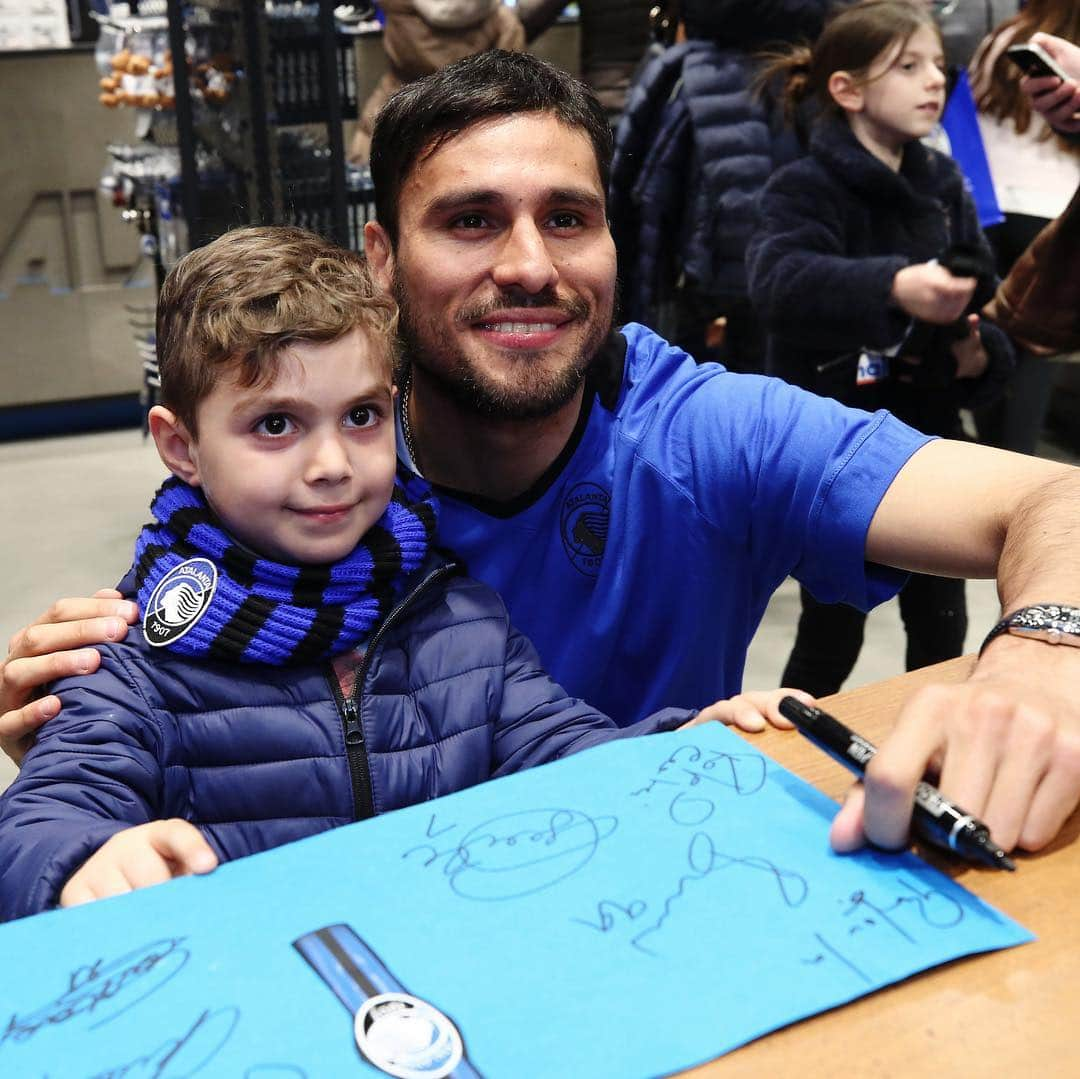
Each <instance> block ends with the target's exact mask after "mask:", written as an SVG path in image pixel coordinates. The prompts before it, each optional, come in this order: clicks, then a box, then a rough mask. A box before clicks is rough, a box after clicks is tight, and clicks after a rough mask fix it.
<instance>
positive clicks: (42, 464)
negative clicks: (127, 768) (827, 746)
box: [0, 431, 1054, 789]
mask: <svg viewBox="0 0 1080 1079" xmlns="http://www.w3.org/2000/svg"><path fill="white" fill-rule="evenodd" d="M1050 452H1054V451H1053V450H1052V448H1050ZM164 475H165V472H164V469H163V467H162V466H161V464H160V462H159V461H158V458H157V454H156V452H155V450H154V448H153V445H152V443H149V442H144V441H143V440H142V437H141V435H140V434H139V433H138V432H136V431H113V432H107V433H103V434H92V435H79V436H73V437H59V438H51V439H41V440H34V441H25V442H9V443H0V490H2V491H3V492H4V506H5V508H6V511H7V517H6V519H5V520H4V521H3V523H2V525H0V565H2V566H3V570H4V574H5V586H4V589H3V595H2V598H0V635H2V639H5V640H6V638H7V636H8V635H10V634H11V633H12V632H13V631H14V630H16V629H18V628H19V627H21V626H23V625H25V624H26V622H28V621H29V620H31V619H32V618H34V617H36V616H37V615H39V614H40V613H41V612H42V611H44V610H45V609H46V608H47V607H48V606H49V605H50V604H51V603H52V602H53V601H54V600H56V599H58V598H60V597H61V596H80V595H89V594H90V593H91V592H93V591H94V590H95V589H98V588H104V587H111V586H112V585H113V584H115V583H116V582H117V581H118V580H119V578H120V577H121V576H122V574H123V573H124V571H125V570H126V569H127V567H128V565H129V561H130V556H131V549H132V542H133V539H134V536H135V534H136V533H137V531H138V529H139V526H140V525H141V524H142V523H143V522H144V521H145V520H147V518H148V513H147V505H148V504H149V501H150V496H151V494H152V493H153V491H154V490H155V489H156V487H157V484H158V483H159V482H160V481H161V480H162V479H163V478H164ZM968 604H969V615H970V625H971V630H970V633H969V641H968V646H969V647H974V645H975V644H976V643H977V642H978V640H979V639H981V636H982V634H983V632H984V630H985V629H986V628H988V627H989V626H991V625H992V624H993V622H994V621H995V620H996V618H997V614H998V605H997V597H996V592H995V589H994V585H993V583H992V582H989V581H976V582H972V583H971V584H970V585H969V588H968ZM798 607H799V597H798V590H797V588H796V587H795V585H794V583H793V582H791V581H788V582H787V583H786V584H785V585H784V586H783V587H782V588H781V589H780V590H779V591H778V592H777V593H776V595H775V596H774V597H773V600H772V603H771V604H770V605H769V609H768V611H767V613H766V615H765V620H764V622H763V624H762V626H761V629H760V630H759V632H758V635H757V637H756V638H755V640H754V643H753V645H752V647H751V649H750V656H749V661H748V664H747V672H746V680H745V684H746V685H747V686H748V687H766V686H773V685H776V682H777V679H778V678H779V676H780V671H781V670H782V668H783V664H784V660H785V659H786V658H787V654H788V651H789V649H790V647H791V641H792V628H793V626H794V624H795V620H796V617H797V614H798ZM902 669H903V630H902V627H901V625H900V619H899V614H898V613H897V607H896V604H895V603H890V604H886V605H885V606H884V607H881V608H879V609H878V610H877V611H875V612H874V613H873V614H871V616H870V621H869V624H868V627H867V633H866V644H865V646H864V648H863V651H862V654H861V656H860V657H859V662H858V665H857V666H856V668H855V671H854V673H853V675H852V677H851V680H850V683H849V684H850V685H861V684H864V683H866V682H871V681H875V680H877V679H879V678H887V677H890V676H891V675H894V674H897V673H899V672H900V671H901V670H902ZM0 756H2V755H0ZM11 774H12V769H11V766H10V763H9V762H8V761H7V759H6V758H3V759H0V789H2V788H3V787H4V786H5V785H6V783H7V782H8V781H9V780H10V776H11Z"/></svg>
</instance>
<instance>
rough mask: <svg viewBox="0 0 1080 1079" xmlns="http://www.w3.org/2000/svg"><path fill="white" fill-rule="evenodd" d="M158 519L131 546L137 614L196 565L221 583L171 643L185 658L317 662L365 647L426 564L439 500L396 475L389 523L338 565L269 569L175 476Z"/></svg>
mask: <svg viewBox="0 0 1080 1079" xmlns="http://www.w3.org/2000/svg"><path fill="white" fill-rule="evenodd" d="M150 509H151V512H152V513H153V515H154V517H155V518H156V522H154V523H150V524H148V525H146V526H145V527H144V528H143V530H142V532H141V533H140V535H139V538H138V540H137V541H136V544H135V584H136V588H137V590H138V600H139V607H140V609H141V610H143V611H144V612H145V611H147V610H148V609H149V602H150V597H151V596H152V595H153V592H154V589H155V587H156V586H157V584H158V583H159V582H160V581H161V580H162V578H164V577H165V575H166V574H167V573H168V572H169V571H170V570H172V569H174V568H176V567H177V566H180V565H181V564H182V563H184V562H186V561H188V560H189V559H192V558H206V559H209V560H210V561H211V562H213V563H214V565H215V566H216V567H217V585H216V587H215V589H214V591H213V595H212V597H211V599H210V601H209V604H208V605H207V607H206V610H205V611H204V612H203V613H202V614H201V615H200V616H199V617H198V620H197V621H195V622H194V623H193V624H192V626H191V628H190V629H189V630H187V631H186V632H185V633H184V634H183V635H182V636H180V637H179V638H178V639H176V640H174V641H171V642H170V643H169V644H167V645H165V647H167V648H168V649H170V650H171V651H173V652H177V653H179V654H181V655H185V656H199V657H205V658H208V659H213V660H221V661H226V662H230V661H231V662H240V663H267V664H271V665H275V666H283V665H287V664H299V663H313V662H316V661H319V660H325V659H329V658H331V657H333V656H337V655H341V654H342V653H344V652H348V651H350V650H351V649H353V648H355V647H357V646H358V645H359V644H361V643H362V642H363V641H364V640H365V639H366V638H367V636H368V634H369V633H370V632H371V630H372V629H373V627H375V626H376V625H377V624H378V622H379V621H380V620H381V619H382V618H383V617H384V616H385V615H386V614H387V613H388V611H389V610H390V608H391V607H392V606H393V604H394V603H395V602H396V600H397V599H399V598H400V596H401V594H402V592H403V590H404V585H405V582H406V579H407V578H408V577H409V575H410V574H411V573H413V572H414V571H415V570H416V569H418V568H419V567H420V566H421V565H422V564H423V562H424V559H425V558H426V557H427V553H428V551H429V549H430V548H431V545H432V542H433V537H434V533H435V517H436V510H435V503H434V500H433V498H432V495H431V489H430V488H429V487H428V486H427V484H425V483H424V481H423V480H420V479H417V478H416V477H414V476H411V475H406V474H399V477H398V480H397V483H396V484H395V486H394V493H393V497H392V498H391V501H390V504H389V506H387V509H386V512H385V513H384V514H383V516H382V517H381V518H380V519H379V520H378V521H377V522H376V523H375V524H374V525H372V527H371V528H370V529H368V531H367V532H366V533H365V534H364V537H363V539H362V540H361V541H360V543H359V544H358V545H357V546H356V548H355V550H353V552H352V553H351V554H350V555H349V556H348V557H347V558H344V559H342V560H341V561H340V562H335V563H334V564H333V565H326V566H300V565H288V564H284V563H280V562H272V561H269V560H268V559H265V558H260V557H259V556H258V555H256V554H254V553H253V552H251V551H249V550H247V549H246V548H245V547H242V546H240V545H239V544H238V543H237V542H236V541H235V540H233V539H232V537H230V536H229V535H228V534H227V533H226V532H225V531H224V530H223V529H222V527H221V523H220V521H219V520H218V518H217V517H216V516H215V514H214V512H213V511H212V510H211V509H210V507H209V506H208V505H207V503H206V499H205V498H204V497H203V494H202V492H201V491H199V490H197V489H195V488H193V487H189V486H188V485H187V484H186V483H183V482H182V481H181V480H178V479H176V478H175V477H172V478H170V479H168V480H166V481H165V483H163V484H162V486H161V488H160V489H159V490H158V492H157V494H156V495H155V496H154V501H153V502H152V503H151V506H150Z"/></svg>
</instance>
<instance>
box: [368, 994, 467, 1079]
mask: <svg viewBox="0 0 1080 1079" xmlns="http://www.w3.org/2000/svg"><path fill="white" fill-rule="evenodd" d="M354 1029H355V1031H356V1044H357V1047H358V1048H359V1049H360V1052H361V1053H363V1054H364V1056H365V1058H366V1059H367V1060H369V1061H370V1062H371V1063H372V1064H374V1065H375V1067H376V1068H378V1069H379V1070H380V1071H382V1072H385V1073H386V1074H387V1075H394V1076H396V1077H397V1079H444V1076H447V1075H449V1074H450V1073H451V1072H452V1071H453V1070H454V1069H455V1068H456V1067H457V1066H458V1065H459V1064H460V1063H461V1058H462V1056H463V1055H464V1048H463V1047H462V1044H461V1035H460V1034H459V1033H458V1030H457V1027H455V1026H454V1024H453V1023H452V1022H451V1021H450V1020H449V1019H448V1018H447V1017H446V1016H445V1015H443V1013H442V1012H440V1011H439V1010H438V1009H437V1008H433V1007H432V1006H431V1005H430V1004H427V1003H425V1002H424V1001H422V1000H420V999H419V998H418V997H414V996H410V995H409V994H408V993H379V994H377V995H376V996H373V997H368V998H367V1000H365V1001H364V1003H363V1004H361V1005H360V1010H359V1011H358V1012H357V1013H356V1022H355V1024H354Z"/></svg>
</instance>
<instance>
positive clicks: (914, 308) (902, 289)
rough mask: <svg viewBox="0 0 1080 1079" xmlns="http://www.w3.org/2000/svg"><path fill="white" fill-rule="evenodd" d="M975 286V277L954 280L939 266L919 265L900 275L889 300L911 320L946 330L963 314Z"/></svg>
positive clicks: (908, 267)
mask: <svg viewBox="0 0 1080 1079" xmlns="http://www.w3.org/2000/svg"><path fill="white" fill-rule="evenodd" d="M976 284H977V282H976V280H975V278H974V277H954V276H953V275H952V274H951V273H949V271H948V270H946V269H945V267H944V266H939V265H938V264H937V263H936V262H920V263H917V264H916V265H914V266H905V267H904V268H903V269H902V270H899V271H897V274H896V276H895V277H894V278H893V283H892V291H891V292H890V294H889V298H890V299H891V300H892V301H893V303H895V304H896V306H897V307H900V308H902V309H903V310H904V311H906V312H907V313H908V314H909V315H911V317H912V318H918V319H922V321H923V322H933V323H935V324H936V325H938V326H947V325H948V324H949V323H950V322H955V321H956V320H957V319H958V318H959V317H960V316H961V315H962V314H963V313H964V310H965V308H966V307H967V305H968V304H969V303H970V302H971V297H972V296H974V295H975V285H976Z"/></svg>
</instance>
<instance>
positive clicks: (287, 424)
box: [255, 412, 292, 436]
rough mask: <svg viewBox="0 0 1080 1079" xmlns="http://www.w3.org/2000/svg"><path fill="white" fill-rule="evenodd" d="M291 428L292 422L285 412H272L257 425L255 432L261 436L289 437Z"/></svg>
mask: <svg viewBox="0 0 1080 1079" xmlns="http://www.w3.org/2000/svg"><path fill="white" fill-rule="evenodd" d="M291 427H292V421H291V420H290V419H289V417H288V416H286V415H285V414H284V413H283V412H271V413H270V414H269V415H268V416H263V418H262V419H261V420H259V422H258V423H257V424H255V430H256V431H258V432H259V433H260V434H264V435H272V436H280V435H287V434H288V433H289V431H290V430H291Z"/></svg>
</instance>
